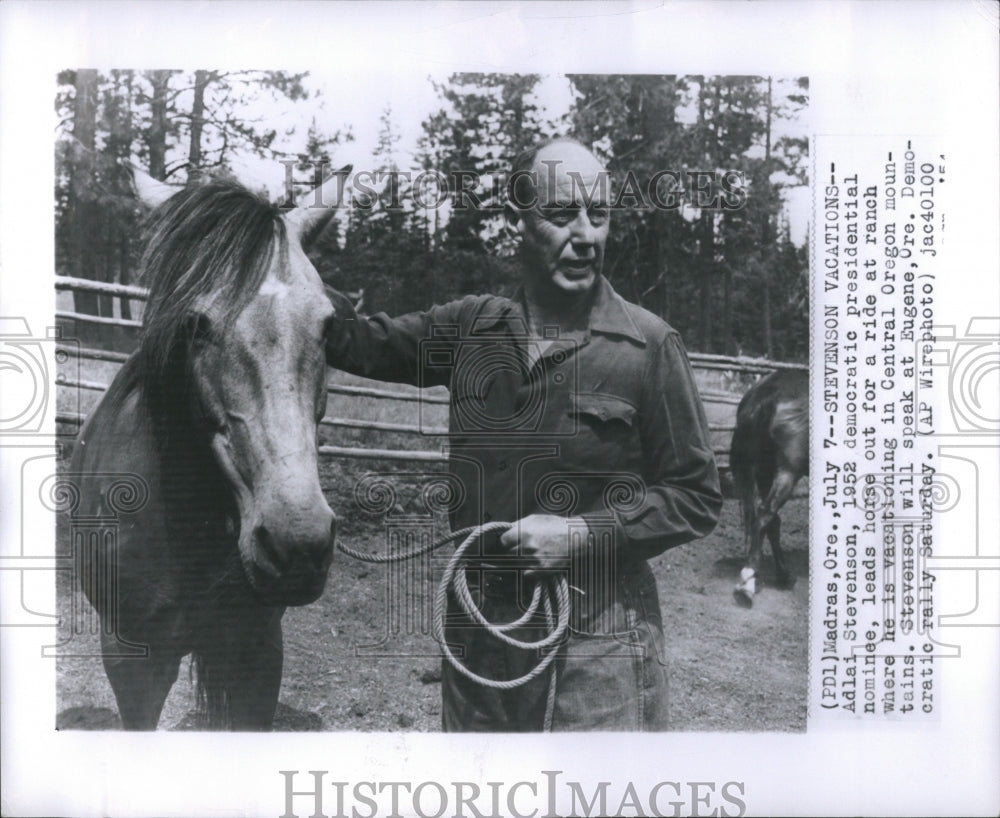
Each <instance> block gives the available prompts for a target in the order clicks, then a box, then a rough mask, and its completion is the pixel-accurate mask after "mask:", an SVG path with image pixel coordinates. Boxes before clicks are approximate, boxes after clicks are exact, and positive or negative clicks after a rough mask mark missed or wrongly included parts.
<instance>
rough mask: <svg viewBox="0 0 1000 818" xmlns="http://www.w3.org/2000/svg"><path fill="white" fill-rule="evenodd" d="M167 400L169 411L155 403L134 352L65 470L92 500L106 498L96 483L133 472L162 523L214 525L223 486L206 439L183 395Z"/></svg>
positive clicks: (221, 504) (224, 490) (221, 510)
mask: <svg viewBox="0 0 1000 818" xmlns="http://www.w3.org/2000/svg"><path fill="white" fill-rule="evenodd" d="M172 403H173V406H171V407H170V409H169V410H167V411H156V410H155V409H154V407H153V406H152V405H151V403H150V398H149V396H148V395H147V394H146V390H145V386H144V384H143V379H142V377H141V362H140V361H139V360H138V359H137V358H136V357H135V356H133V357H132V358H130V359H129V360H128V361H127V362H126V364H125V366H124V367H122V370H121V371H120V372H119V373H118V376H117V377H116V378H115V380H114V381H113V382H112V384H111V387H110V388H109V389H108V392H107V394H106V395H105V397H104V399H103V400H102V401H101V403H100V404H99V405H98V407H97V408H96V409H95V410H94V412H93V413H92V414H91V417H90V418H89V419H88V421H87V424H86V425H85V426H84V428H83V430H81V434H80V438H79V439H78V441H77V445H76V447H75V451H74V457H73V461H72V465H71V470H72V471H74V472H76V473H77V474H79V475H81V477H80V479H81V480H82V481H83V482H84V484H85V486H87V487H89V488H90V489H91V490H90V491H89V492H85V493H86V494H89V496H90V499H91V503H95V502H97V503H100V504H102V505H103V504H104V502H105V499H104V495H105V493H106V487H103V488H102V483H108V482H109V481H112V480H113V479H114V476H115V475H134V476H135V477H137V478H139V479H140V480H142V481H143V482H145V484H146V487H147V488H148V491H149V494H150V501H149V503H148V515H152V516H153V517H154V518H157V519H162V520H163V521H164V522H163V525H168V524H169V525H176V524H177V521H178V520H180V521H181V524H182V526H183V527H184V528H191V529H192V530H195V531H197V530H207V529H214V528H215V527H216V526H215V525H213V524H212V523H213V520H211V519H210V518H214V517H220V518H221V516H222V515H223V514H224V512H225V509H224V506H225V505H226V502H225V501H226V498H227V497H228V490H227V488H226V485H225V483H224V481H223V479H222V476H221V474H220V473H219V469H218V466H217V465H216V463H215V459H214V457H213V456H212V454H211V451H210V450H209V448H208V445H207V443H206V442H205V440H204V438H203V436H202V435H199V434H198V433H197V430H195V429H194V428H193V425H192V423H191V421H190V418H189V417H187V413H186V411H185V409H184V406H183V404H184V401H183V399H182V395H181V394H176V395H174V398H173V401H172ZM106 512H107V509H103V510H102V509H98V508H93V509H92V510H91V511H85V512H84V513H106ZM139 513H140V514H142V513H143V511H142V510H140V511H139ZM149 522H153V521H152V520H150V521H149Z"/></svg>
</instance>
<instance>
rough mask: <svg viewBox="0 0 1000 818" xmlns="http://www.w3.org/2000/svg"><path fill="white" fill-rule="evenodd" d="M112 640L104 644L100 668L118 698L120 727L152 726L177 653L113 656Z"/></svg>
mask: <svg viewBox="0 0 1000 818" xmlns="http://www.w3.org/2000/svg"><path fill="white" fill-rule="evenodd" d="M115 647H117V645H116V643H114V642H110V643H108V644H105V646H104V650H105V656H104V670H105V672H106V673H107V674H108V681H109V682H110V683H111V689H112V690H113V691H114V693H115V699H116V700H117V702H118V713H119V714H120V715H121V719H122V727H124V728H125V729H126V730H155V729H156V725H157V724H158V723H159V721H160V713H161V712H162V710H163V703H164V702H165V701H166V700H167V694H168V693H169V692H170V688H171V687H173V684H174V682H176V681H177V671H178V669H179V667H180V657H179V656H177V657H174V656H164V655H157V654H156V653H155V652H154V651H153V650H150V655H149V656H144V657H140V656H115V655H114V654H113V653H112V652H111V651H112V650H113V649H114V648H115Z"/></svg>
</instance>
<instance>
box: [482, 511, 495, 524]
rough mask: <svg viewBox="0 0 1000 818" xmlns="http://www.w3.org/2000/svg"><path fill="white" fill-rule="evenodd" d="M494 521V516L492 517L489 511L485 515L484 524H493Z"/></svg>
mask: <svg viewBox="0 0 1000 818" xmlns="http://www.w3.org/2000/svg"><path fill="white" fill-rule="evenodd" d="M492 521H493V515H492V514H490V513H489V512H488V511H487V512H485V513H484V514H483V522H484V523H489V522H492Z"/></svg>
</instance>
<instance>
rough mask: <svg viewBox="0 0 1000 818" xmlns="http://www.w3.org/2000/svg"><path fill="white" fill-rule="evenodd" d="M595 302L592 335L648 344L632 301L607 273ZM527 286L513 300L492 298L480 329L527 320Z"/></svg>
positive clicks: (600, 278) (598, 283) (598, 286)
mask: <svg viewBox="0 0 1000 818" xmlns="http://www.w3.org/2000/svg"><path fill="white" fill-rule="evenodd" d="M594 288H595V291H596V292H595V293H594V303H593V305H592V306H591V308H590V317H589V319H588V322H587V329H588V335H589V334H590V333H591V332H599V333H600V334H601V335H618V336H621V337H624V338H628V339H629V340H631V341H634V342H635V343H637V344H639V346H645V345H646V336H645V335H643V333H642V330H640V329H639V327H638V325H637V324H636V322H635V318H633V317H632V312H631V310H630V309H629V306H630V305H629V304H628V302H626V301H625V299H623V298H622V297H621V296H620V295H618V293H616V292H615V291H614V288H613V287H612V286H611V284H610V283H609V282H608V280H607V279H606V278H605V277H604V276H603V275H601V276H598V278H597V281H596V283H595V284H594ZM523 303H524V287H523V286H519V287H518V288H517V290H516V291H515V292H514V295H513V297H512V298H510V299H506V298H497V299H492V300H490V301H489V302H488V303H487V304H486V306H485V308H484V309H483V311H482V313H480V315H479V316H478V317H477V319H476V329H477V330H479V331H488V330H490V329H492V328H494V327H495V326H496V325H497V324H499V323H501V322H507V321H511V320H516V321H519V322H522V324H523V322H524V310H523V308H522V306H521V305H522V304H523Z"/></svg>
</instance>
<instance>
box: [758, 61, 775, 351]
mask: <svg viewBox="0 0 1000 818" xmlns="http://www.w3.org/2000/svg"><path fill="white" fill-rule="evenodd" d="M764 111H765V119H764V185H763V189H764V190H766V191H770V189H771V185H770V180H771V78H770V77H768V78H767V105H766V106H765V108H764ZM770 204H771V203H770V201H768V202H766V203H765V207H764V212H763V213H762V214H761V225H760V246H761V250H762V251H763V252H762V253H761V259H762V260H763V262H764V263H763V264H762V265H761V271H760V272H761V285H762V286H763V289H764V354H765V355H767V357H768V358H772V357H774V337H773V335H772V332H771V261H770V260H771V259H772V258H773V253H772V248H771V243H772V241H773V233H772V229H771V207H770Z"/></svg>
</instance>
